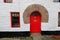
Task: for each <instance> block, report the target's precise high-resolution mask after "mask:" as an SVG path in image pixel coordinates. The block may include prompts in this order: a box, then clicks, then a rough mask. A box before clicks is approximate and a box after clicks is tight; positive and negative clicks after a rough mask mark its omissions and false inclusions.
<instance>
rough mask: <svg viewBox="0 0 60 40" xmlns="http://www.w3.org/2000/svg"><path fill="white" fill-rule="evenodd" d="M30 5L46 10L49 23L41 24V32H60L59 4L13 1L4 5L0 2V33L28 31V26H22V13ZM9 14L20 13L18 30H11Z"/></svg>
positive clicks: (39, 1) (26, 0)
mask: <svg viewBox="0 0 60 40" xmlns="http://www.w3.org/2000/svg"><path fill="white" fill-rule="evenodd" d="M31 4H40V5H42V6H44V7H45V8H46V9H47V10H48V14H49V22H48V23H42V24H41V25H42V26H41V27H42V30H43V31H46V30H49V31H50V30H54V31H55V30H60V28H59V27H58V11H60V6H59V4H60V3H54V2H53V0H43V1H42V0H38V1H37V0H13V3H4V2H3V0H0V31H29V30H30V24H24V22H23V12H24V11H25V9H26V8H27V7H28V6H29V5H31ZM10 12H20V25H21V26H20V28H11V22H10Z"/></svg>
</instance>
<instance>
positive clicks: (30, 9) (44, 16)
mask: <svg viewBox="0 0 60 40" xmlns="http://www.w3.org/2000/svg"><path fill="white" fill-rule="evenodd" d="M33 11H39V12H40V13H41V16H42V22H48V18H49V15H48V11H47V9H46V8H45V7H43V6H41V5H39V4H32V5H30V6H28V7H27V8H26V10H25V11H24V13H23V21H24V23H25V24H28V23H30V14H31V13H32V12H33Z"/></svg>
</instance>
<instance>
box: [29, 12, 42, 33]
mask: <svg viewBox="0 0 60 40" xmlns="http://www.w3.org/2000/svg"><path fill="white" fill-rule="evenodd" d="M30 32H31V33H41V15H40V13H39V12H38V11H34V12H32V13H31V15H30Z"/></svg>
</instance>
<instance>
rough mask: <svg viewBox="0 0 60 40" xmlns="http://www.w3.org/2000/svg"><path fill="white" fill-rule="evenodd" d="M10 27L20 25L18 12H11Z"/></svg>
mask: <svg viewBox="0 0 60 40" xmlns="http://www.w3.org/2000/svg"><path fill="white" fill-rule="evenodd" d="M11 27H20V14H19V12H11Z"/></svg>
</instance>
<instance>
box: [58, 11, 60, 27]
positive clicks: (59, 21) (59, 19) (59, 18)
mask: <svg viewBox="0 0 60 40" xmlns="http://www.w3.org/2000/svg"><path fill="white" fill-rule="evenodd" d="M58 26H60V12H59V13H58Z"/></svg>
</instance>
